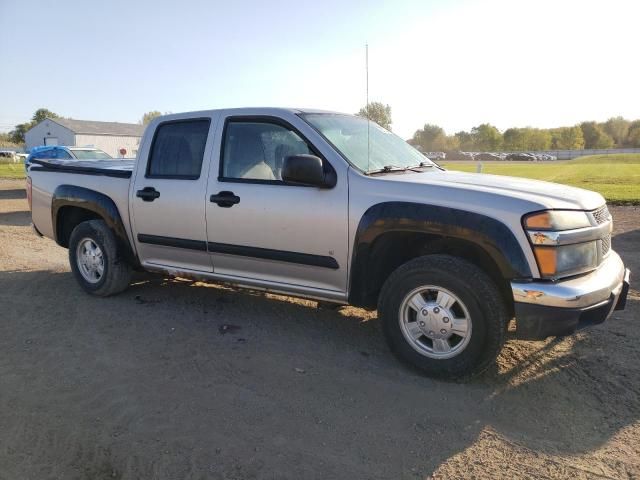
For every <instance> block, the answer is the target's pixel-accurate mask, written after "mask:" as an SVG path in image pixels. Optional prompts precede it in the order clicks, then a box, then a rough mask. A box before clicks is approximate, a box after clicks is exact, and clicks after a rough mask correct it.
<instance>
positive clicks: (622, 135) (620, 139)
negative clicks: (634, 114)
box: [602, 117, 631, 147]
mask: <svg viewBox="0 0 640 480" xmlns="http://www.w3.org/2000/svg"><path fill="white" fill-rule="evenodd" d="M630 123H631V122H629V120H626V119H625V118H623V117H612V118H610V119H609V120H607V121H606V122H604V123H603V124H602V129H603V130H604V131H605V132H606V133H607V134H608V135H609V136H610V137H611V138H613V141H614V142H616V146H618V147H622V146H624V145H625V144H626V142H627V135H628V133H629V125H630Z"/></svg>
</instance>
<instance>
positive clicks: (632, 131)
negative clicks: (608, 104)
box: [358, 102, 640, 152]
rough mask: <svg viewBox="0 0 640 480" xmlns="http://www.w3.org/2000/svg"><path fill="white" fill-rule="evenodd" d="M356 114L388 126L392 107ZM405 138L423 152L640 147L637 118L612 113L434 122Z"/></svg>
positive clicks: (376, 107) (366, 109) (370, 107)
mask: <svg viewBox="0 0 640 480" xmlns="http://www.w3.org/2000/svg"><path fill="white" fill-rule="evenodd" d="M358 115H360V116H362V117H366V118H369V119H371V120H373V121H375V122H376V123H378V124H379V125H381V126H383V127H385V128H388V129H390V128H391V124H392V119H391V107H390V106H389V105H385V104H383V103H380V102H371V103H369V105H368V106H366V107H363V108H362V109H360V111H359V112H358ZM408 142H409V143H410V144H412V145H414V146H416V147H418V148H419V149H420V150H422V151H424V152H439V151H457V150H462V151H472V152H473V151H480V152H495V151H506V152H520V151H539V150H582V149H601V148H625V147H630V148H640V119H639V120H633V121H631V120H627V119H625V118H623V117H612V118H610V119H609V120H607V121H606V122H594V121H589V122H582V123H579V124H578V125H574V126H571V127H557V128H532V127H524V128H515V127H513V128H508V129H506V130H505V131H504V132H501V131H500V130H498V129H497V128H496V127H495V126H493V125H491V124H490V123H483V124H481V125H478V126H476V127H473V128H472V129H471V130H470V131H468V132H467V131H460V132H457V133H455V134H454V135H447V134H446V132H445V131H444V129H442V128H441V127H439V126H438V125H434V124H429V123H427V124H425V125H424V126H423V127H422V128H421V129H419V130H416V132H415V133H414V134H413V136H412V137H411V138H410V139H409V140H408Z"/></svg>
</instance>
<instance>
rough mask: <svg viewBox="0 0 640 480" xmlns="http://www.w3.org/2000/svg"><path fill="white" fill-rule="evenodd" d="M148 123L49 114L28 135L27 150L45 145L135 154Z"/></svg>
mask: <svg viewBox="0 0 640 480" xmlns="http://www.w3.org/2000/svg"><path fill="white" fill-rule="evenodd" d="M143 131H144V126H142V125H137V124H135V123H118V122H95V121H92V120H72V119H67V118H46V119H45V120H43V121H42V122H40V123H38V124H37V125H34V126H33V127H32V128H31V129H30V130H28V131H27V132H26V133H25V135H24V138H25V146H26V149H27V150H30V149H32V148H33V147H39V146H41V145H66V146H70V147H94V148H99V149H100V150H103V151H105V152H107V153H108V154H109V155H111V156H113V157H121V156H122V155H121V154H120V149H125V150H126V153H125V155H124V156H125V157H135V156H136V154H137V153H138V147H139V145H140V137H142V132H143Z"/></svg>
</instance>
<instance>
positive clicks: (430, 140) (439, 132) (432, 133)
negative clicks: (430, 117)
mask: <svg viewBox="0 0 640 480" xmlns="http://www.w3.org/2000/svg"><path fill="white" fill-rule="evenodd" d="M442 137H446V135H445V133H444V130H443V129H442V128H440V127H439V126H437V125H431V124H429V123H426V124H425V125H424V127H422V129H420V130H416V132H415V133H414V134H413V138H412V139H411V140H412V142H411V143H412V144H413V145H416V146H418V147H420V149H421V150H422V151H423V152H432V151H434V150H435V147H434V144H435V143H436V142H437V141H438V140H439V139H440V138H442Z"/></svg>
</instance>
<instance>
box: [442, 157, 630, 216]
mask: <svg viewBox="0 0 640 480" xmlns="http://www.w3.org/2000/svg"><path fill="white" fill-rule="evenodd" d="M443 166H444V167H445V168H448V169H450V170H460V171H463V172H475V171H476V163H475V162H450V163H446V162H445V163H444V165H443ZM482 172H483V173H492V174H495V175H510V176H513V177H524V178H532V179H535V180H546V181H548V182H555V183H562V184H565V185H571V186H573V187H580V188H585V189H587V190H594V191H596V192H598V193H600V194H601V195H602V196H603V197H604V198H606V199H607V202H609V203H611V204H632V205H640V155H639V154H616V155H590V156H586V157H579V158H576V159H574V160H570V161H566V162H560V161H558V162H545V163H537V162H533V163H530V162H483V165H482Z"/></svg>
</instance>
